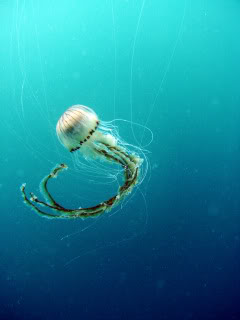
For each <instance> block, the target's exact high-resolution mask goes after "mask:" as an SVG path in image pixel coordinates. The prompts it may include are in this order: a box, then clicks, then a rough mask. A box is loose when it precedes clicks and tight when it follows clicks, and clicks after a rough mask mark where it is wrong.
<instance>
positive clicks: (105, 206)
mask: <svg viewBox="0 0 240 320" xmlns="http://www.w3.org/2000/svg"><path fill="white" fill-rule="evenodd" d="M56 133H57V137H58V139H59V141H60V142H61V144H62V145H63V146H64V147H65V148H66V149H67V150H68V151H69V152H71V153H78V155H79V156H83V157H85V158H86V159H89V160H91V159H95V160H98V159H99V160H103V161H107V162H109V163H115V164H118V165H119V166H120V167H121V168H122V172H123V176H124V183H123V184H122V185H121V186H120V187H119V189H118V191H117V192H116V194H115V195H114V196H112V197H110V198H109V199H107V200H105V201H102V202H101V203H98V204H94V205H93V206H91V207H87V208H75V209H74V208H73V209H70V208H65V207H64V206H62V205H61V204H59V203H58V202H57V201H56V200H55V199H54V197H53V195H52V194H51V193H50V191H49V189H48V182H49V180H51V179H52V178H56V177H57V176H58V174H59V173H60V172H62V171H63V170H65V169H67V168H68V166H67V165H66V164H63V163H62V164H58V165H56V166H55V167H54V168H53V169H52V171H51V172H50V173H49V174H48V175H47V176H46V177H44V178H43V179H42V181H41V183H40V190H41V192H42V194H43V196H44V199H45V201H43V200H40V199H39V198H38V197H37V196H36V195H35V194H33V193H32V192H30V196H28V195H27V193H26V184H25V183H24V184H22V185H21V188H20V190H21V193H22V196H23V200H24V203H25V204H26V205H28V206H30V207H31V209H33V210H34V211H36V212H37V213H38V214H39V215H41V216H44V217H46V218H50V219H57V218H58V219H59V218H62V219H74V218H82V219H84V218H88V217H97V216H99V215H101V214H103V213H104V212H106V211H110V210H111V209H112V208H113V207H115V206H116V205H117V204H118V203H119V202H120V201H122V200H123V199H124V198H125V197H126V196H127V195H128V194H130V193H131V191H132V190H133V188H134V186H135V185H136V184H137V183H139V177H140V167H141V164H142V162H143V159H142V158H141V157H140V156H139V155H138V153H137V152H136V151H135V152H130V151H129V150H128V144H126V143H124V142H123V141H122V140H121V138H120V137H119V135H118V133H117V130H115V129H113V128H111V127H110V126H109V125H108V123H107V122H103V121H100V120H99V118H98V116H97V114H96V113H95V112H94V111H93V110H92V109H91V108H89V107H86V106H83V105H74V106H72V107H70V108H68V109H67V110H66V111H65V112H64V113H63V115H62V116H61V117H60V119H59V120H58V122H57V126H56ZM135 149H136V150H137V148H135Z"/></svg>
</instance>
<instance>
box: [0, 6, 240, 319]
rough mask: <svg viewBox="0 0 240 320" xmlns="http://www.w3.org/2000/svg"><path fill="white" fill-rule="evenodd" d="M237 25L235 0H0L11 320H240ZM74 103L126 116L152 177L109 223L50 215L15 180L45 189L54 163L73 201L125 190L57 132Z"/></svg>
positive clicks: (7, 315)
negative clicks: (82, 160)
mask: <svg viewBox="0 0 240 320" xmlns="http://www.w3.org/2000/svg"><path fill="white" fill-rule="evenodd" d="M239 17H240V2H239V1H237V0H228V1H226V0H218V1H205V0H202V1H190V0H168V1H166V0H163V1H159V0H146V1H143V0H129V1H124V0H112V1H110V0H106V1H100V0H90V1H77V0H69V1H54V0H48V1H46V0H43V1H39V0H36V1H33V0H29V1H23V0H15V1H1V2H0V21H1V22H0V26H1V28H0V43H1V50H0V62H1V63H0V90H1V95H0V113H1V114H0V117H1V126H0V137H1V152H0V163H1V173H0V191H1V192H0V199H1V209H0V226H1V227H0V228H1V229H0V230H1V233H0V319H1V320H2V319H3V320H5V319H16V320H19V319H20V320H22V319H27V320H28V319H34V320H35V319H36V320H42V319H44V320H49V319H58V320H76V319H167V320H173V319H194V320H195V319H220V318H222V319H234V320H236V319H240V307H239V296H240V273H239V271H240V257H239V249H240V227H239V226H240V174H239V173H240V171H239V160H240V131H239V123H240V91H239V75H240V63H239V56H240V40H239V30H240V18H239ZM78 103H79V104H83V105H87V106H90V107H92V108H94V110H95V111H96V112H97V114H98V115H99V117H100V118H101V119H103V120H113V119H124V120H127V121H129V122H123V121H118V123H117V125H119V128H120V134H121V136H122V137H123V138H124V140H125V141H127V142H129V143H132V144H135V145H138V146H140V145H141V146H146V149H147V150H148V152H147V153H145V154H146V155H147V158H148V162H149V165H150V166H149V170H148V174H147V176H146V179H145V180H144V182H143V183H142V184H141V185H140V186H139V189H136V192H134V194H133V195H132V197H130V199H129V201H127V202H126V203H125V205H124V206H123V208H121V210H118V209H119V208H116V209H114V210H113V212H111V213H113V215H111V213H106V214H105V215H104V216H103V217H102V218H100V219H95V220H94V219H90V220H86V221H82V220H72V221H66V220H62V221H58V220H48V219H44V218H42V217H40V216H38V215H37V214H36V213H35V212H33V211H31V210H30V209H29V208H28V207H27V206H25V205H24V204H23V202H22V197H21V194H20V185H21V184H22V183H23V182H26V183H27V191H28V192H29V191H33V192H35V193H36V194H38V195H39V182H40V181H41V179H42V178H43V177H44V176H45V175H46V174H47V173H48V172H49V171H50V170H51V169H52V168H53V167H54V165H55V164H56V163H60V162H66V163H67V164H68V165H69V167H70V170H69V171H67V172H66V173H64V174H63V175H62V176H59V178H58V179H57V180H54V181H53V182H52V183H51V186H50V187H51V190H52V192H53V193H54V195H55V196H56V198H57V199H58V200H59V201H60V202H61V203H63V204H64V205H66V206H68V207H78V206H85V205H93V204H96V203H97V202H99V201H101V200H102V199H105V198H106V197H107V196H110V195H111V194H112V193H114V192H115V191H116V189H117V185H116V183H113V181H111V179H109V177H105V178H106V179H104V177H100V178H98V177H97V176H93V177H92V178H91V179H90V178H87V177H86V175H85V173H84V172H83V171H82V172H77V171H76V170H75V169H74V167H73V162H72V159H71V156H70V154H69V153H68V152H67V151H66V150H64V148H63V147H62V146H61V145H60V144H59V142H58V140H57V138H56V135H55V125H56V122H57V120H58V118H59V117H60V116H61V114H62V113H63V112H64V111H65V109H66V108H67V107H69V106H71V105H73V104H78ZM133 122H134V123H138V124H140V125H143V126H147V127H148V128H150V130H151V131H152V132H153V141H152V143H151V144H150V145H148V144H149V142H150V141H151V135H150V133H149V131H148V130H147V129H145V130H144V129H143V128H142V127H139V126H137V125H135V124H133ZM147 145H148V146H147ZM145 164H146V161H145ZM111 170H113V167H112V166H111V165H109V173H111ZM108 182H109V183H108Z"/></svg>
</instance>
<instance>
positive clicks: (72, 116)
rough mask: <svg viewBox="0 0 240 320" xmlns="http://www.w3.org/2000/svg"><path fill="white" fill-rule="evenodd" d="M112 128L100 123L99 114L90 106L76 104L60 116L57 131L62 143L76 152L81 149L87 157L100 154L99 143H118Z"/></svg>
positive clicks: (112, 144) (113, 144) (110, 144)
mask: <svg viewBox="0 0 240 320" xmlns="http://www.w3.org/2000/svg"><path fill="white" fill-rule="evenodd" d="M109 132H110V129H109V128H107V127H105V126H104V124H101V125H100V120H99V118H98V116H97V114H96V113H95V112H94V111H93V110H92V109H91V108H89V107H86V106H83V105H74V106H72V107H70V108H68V109H67V110H66V111H65V112H64V113H63V114H62V116H61V117H60V119H59V120H58V122H57V126H56V133H57V137H58V139H59V141H60V142H61V143H62V145H63V146H64V147H65V148H66V149H67V150H69V151H70V152H74V151H77V150H80V151H81V153H82V154H83V156H85V157H96V156H99V153H98V152H97V149H96V148H97V145H98V144H99V143H106V144H108V145H109V146H112V147H113V146H115V145H116V138H115V137H114V135H112V134H109Z"/></svg>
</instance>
